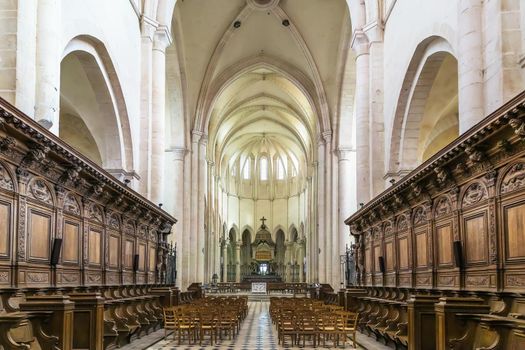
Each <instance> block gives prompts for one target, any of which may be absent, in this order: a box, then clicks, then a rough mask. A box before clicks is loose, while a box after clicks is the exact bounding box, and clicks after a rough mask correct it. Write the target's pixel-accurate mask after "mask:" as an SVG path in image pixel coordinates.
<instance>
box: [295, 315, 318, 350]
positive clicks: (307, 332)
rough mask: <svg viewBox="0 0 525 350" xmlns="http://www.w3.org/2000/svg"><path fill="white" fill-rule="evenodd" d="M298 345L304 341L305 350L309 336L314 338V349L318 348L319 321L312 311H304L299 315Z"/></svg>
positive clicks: (297, 319) (297, 323) (297, 320)
mask: <svg viewBox="0 0 525 350" xmlns="http://www.w3.org/2000/svg"><path fill="white" fill-rule="evenodd" d="M296 325H297V330H296V331H297V345H299V343H300V342H301V338H302V339H303V348H304V347H305V340H306V337H307V336H310V337H312V339H313V345H314V348H315V347H317V342H316V340H317V334H318V332H317V320H316V316H315V314H314V313H313V312H311V311H304V312H302V313H300V314H298V315H297V318H296Z"/></svg>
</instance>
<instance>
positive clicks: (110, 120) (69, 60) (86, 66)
mask: <svg viewBox="0 0 525 350" xmlns="http://www.w3.org/2000/svg"><path fill="white" fill-rule="evenodd" d="M60 86H61V92H60V121H61V123H60V124H61V125H60V126H59V127H60V130H59V136H60V137H61V138H64V139H65V140H66V141H67V142H69V143H71V144H72V145H73V146H74V147H75V148H77V149H79V150H80V151H81V152H83V153H88V154H87V155H88V157H89V158H91V159H92V160H93V161H95V163H99V164H100V165H101V166H103V167H104V168H106V169H107V170H109V171H110V172H111V173H113V174H114V175H119V174H123V173H124V172H127V171H131V170H132V169H133V145H132V137H131V129H130V123H129V117H128V112H127V107H126V101H125V99H124V94H123V92H122V88H121V86H120V82H119V79H118V75H117V71H116V69H115V67H114V65H113V63H112V60H111V56H110V54H109V52H108V51H107V49H106V47H105V46H104V44H103V43H102V42H101V41H100V40H98V39H96V38H94V37H92V36H88V35H80V36H77V37H75V38H73V39H72V40H71V41H70V42H69V43H68V44H67V45H66V47H65V49H64V52H63V55H62V62H61V84H60ZM71 124H73V125H71ZM68 128H69V129H68ZM79 129H82V130H79ZM79 131H80V132H82V133H84V134H89V135H87V136H84V135H78V134H79ZM79 137H82V138H81V139H79ZM82 142H83V143H82ZM97 152H98V156H99V157H98V159H97Z"/></svg>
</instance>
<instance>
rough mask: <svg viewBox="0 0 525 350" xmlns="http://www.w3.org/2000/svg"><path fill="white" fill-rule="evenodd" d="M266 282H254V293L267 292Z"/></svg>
mask: <svg viewBox="0 0 525 350" xmlns="http://www.w3.org/2000/svg"><path fill="white" fill-rule="evenodd" d="M266 287H267V284H266V282H252V294H266V293H267V292H266Z"/></svg>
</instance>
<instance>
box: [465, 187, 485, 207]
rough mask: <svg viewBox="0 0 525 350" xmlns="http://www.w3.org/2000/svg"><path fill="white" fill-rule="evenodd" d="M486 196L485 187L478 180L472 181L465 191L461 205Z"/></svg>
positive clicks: (475, 201)
mask: <svg viewBox="0 0 525 350" xmlns="http://www.w3.org/2000/svg"><path fill="white" fill-rule="evenodd" d="M487 198H488V193H487V188H486V187H485V186H484V185H482V184H481V183H479V182H474V183H473V184H471V185H470V186H469V187H468V188H467V190H466V191H465V195H464V196H463V206H469V205H473V204H476V203H478V202H480V201H482V200H484V199H487Z"/></svg>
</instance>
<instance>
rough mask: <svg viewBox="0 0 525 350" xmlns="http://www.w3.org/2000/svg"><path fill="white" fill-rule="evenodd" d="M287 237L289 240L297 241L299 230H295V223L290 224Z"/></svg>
mask: <svg viewBox="0 0 525 350" xmlns="http://www.w3.org/2000/svg"><path fill="white" fill-rule="evenodd" d="M288 235H289V236H288V239H289V241H290V242H297V241H298V240H299V231H297V228H296V227H295V224H291V225H290V229H289V230H288Z"/></svg>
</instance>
